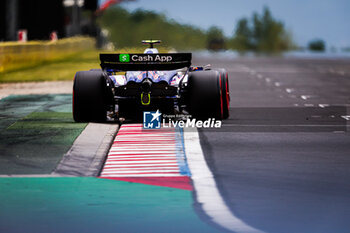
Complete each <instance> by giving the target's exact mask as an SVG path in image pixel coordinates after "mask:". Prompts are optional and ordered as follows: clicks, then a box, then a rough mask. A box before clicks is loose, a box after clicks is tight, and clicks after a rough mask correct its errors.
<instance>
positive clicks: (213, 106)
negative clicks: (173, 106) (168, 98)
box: [188, 70, 223, 120]
mask: <svg viewBox="0 0 350 233" xmlns="http://www.w3.org/2000/svg"><path fill="white" fill-rule="evenodd" d="M221 85H222V82H221V79H220V73H219V72H218V71H214V70H209V71H196V72H192V73H190V75H189V77H188V110H189V113H190V115H192V117H193V118H196V119H204V120H205V119H208V118H215V119H217V120H220V119H223V103H222V96H221Z"/></svg>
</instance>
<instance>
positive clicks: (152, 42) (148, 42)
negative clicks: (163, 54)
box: [142, 39, 162, 49]
mask: <svg viewBox="0 0 350 233" xmlns="http://www.w3.org/2000/svg"><path fill="white" fill-rule="evenodd" d="M161 42H162V41H161V40H152V39H151V40H142V44H149V48H151V49H152V48H153V45H154V44H160V43H161Z"/></svg>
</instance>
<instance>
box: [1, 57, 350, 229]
mask: <svg viewBox="0 0 350 233" xmlns="http://www.w3.org/2000/svg"><path fill="white" fill-rule="evenodd" d="M193 62H194V65H206V64H211V65H212V66H213V67H224V68H226V69H227V71H228V72H229V81H230V95H231V103H230V117H229V119H227V120H224V121H223V125H222V128H220V129H203V128H202V129H193V128H184V129H182V128H161V129H158V130H145V129H142V125H141V124H138V123H135V124H127V123H126V124H122V125H118V124H114V123H106V124H96V123H90V124H77V123H74V122H73V120H72V116H71V94H37V95H10V96H8V97H5V98H3V99H1V100H0V130H1V131H0V139H1V140H0V190H1V192H0V198H1V200H2V202H1V204H0V232H242V233H243V232H276V233H283V232H286V233H287V232H305V233H306V232H308V233H309V232H311V233H313V232H315V233H316V232H317V233H318V232H349V229H350V224H349V221H348V219H350V188H349V187H350V156H349V155H350V137H349V133H348V132H349V124H348V122H349V120H350V111H349V108H350V94H349V90H350V60H349V59H345V58H342V59H341V58H333V59H329V58H308V59H304V58H283V57H275V58H263V57H262V58H253V57H247V58H230V57H228V56H219V55H218V56H206V55H205V54H200V55H195V56H194V60H193ZM0 91H1V89H0ZM40 93H41V92H40ZM59 93H64V92H61V91H60V92H59ZM0 94H1V93H0Z"/></svg>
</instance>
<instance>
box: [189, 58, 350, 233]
mask: <svg viewBox="0 0 350 233" xmlns="http://www.w3.org/2000/svg"><path fill="white" fill-rule="evenodd" d="M194 63H195V64H211V65H212V66H213V67H224V68H226V69H227V70H228V72H229V82H230V95H231V103H230V117H229V119H228V120H225V121H224V124H223V127H222V128H221V129H200V130H199V136H200V140H201V145H202V149H203V153H204V155H205V158H206V161H207V163H208V165H209V167H210V169H211V171H212V173H213V175H214V177H215V180H216V182H217V185H218V188H219V191H220V193H221V195H222V197H223V198H224V201H225V203H226V204H227V205H228V206H229V208H230V209H231V211H232V212H233V213H235V215H236V216H237V217H238V218H239V219H241V220H242V221H244V222H245V223H246V224H248V225H250V226H251V227H254V228H256V229H259V230H261V231H264V232H276V233H283V232H286V233H287V232H305V233H306V232H308V233H313V232H317V233H320V232H344V233H345V232H350V222H349V219H350V137H349V124H348V122H349V121H348V120H349V117H348V115H350V111H349V109H350V91H349V90H350V60H346V59H301V58H298V59H297V58H242V59H230V58H215V56H211V57H210V58H209V57H208V58H205V57H198V56H197V57H196V56H195V57H194ZM198 209H200V207H199V208H198Z"/></svg>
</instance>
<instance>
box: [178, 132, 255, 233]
mask: <svg viewBox="0 0 350 233" xmlns="http://www.w3.org/2000/svg"><path fill="white" fill-rule="evenodd" d="M184 143H185V152H186V156H187V162H188V166H189V168H190V171H191V174H192V177H191V178H192V181H193V185H194V189H195V190H196V192H195V195H196V198H197V201H198V202H199V203H200V204H201V205H202V208H203V211H204V212H205V213H206V214H207V215H208V216H209V217H210V218H211V219H212V220H213V222H215V223H216V224H218V225H220V226H221V227H223V228H226V229H228V230H230V231H234V232H237V233H261V232H262V231H260V230H257V229H255V228H253V227H251V226H249V225H247V224H246V223H245V222H243V221H242V220H240V219H239V218H237V217H236V216H235V215H234V214H233V213H232V212H231V211H230V210H229V208H228V207H227V206H226V204H225V202H224V200H223V199H222V197H221V195H220V193H219V190H218V188H217V185H216V183H215V180H214V177H213V174H212V173H211V171H210V169H209V167H208V165H207V163H206V161H205V159H204V155H203V152H202V148H201V145H200V142H199V136H198V132H197V130H196V129H193V128H190V129H186V128H184Z"/></svg>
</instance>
